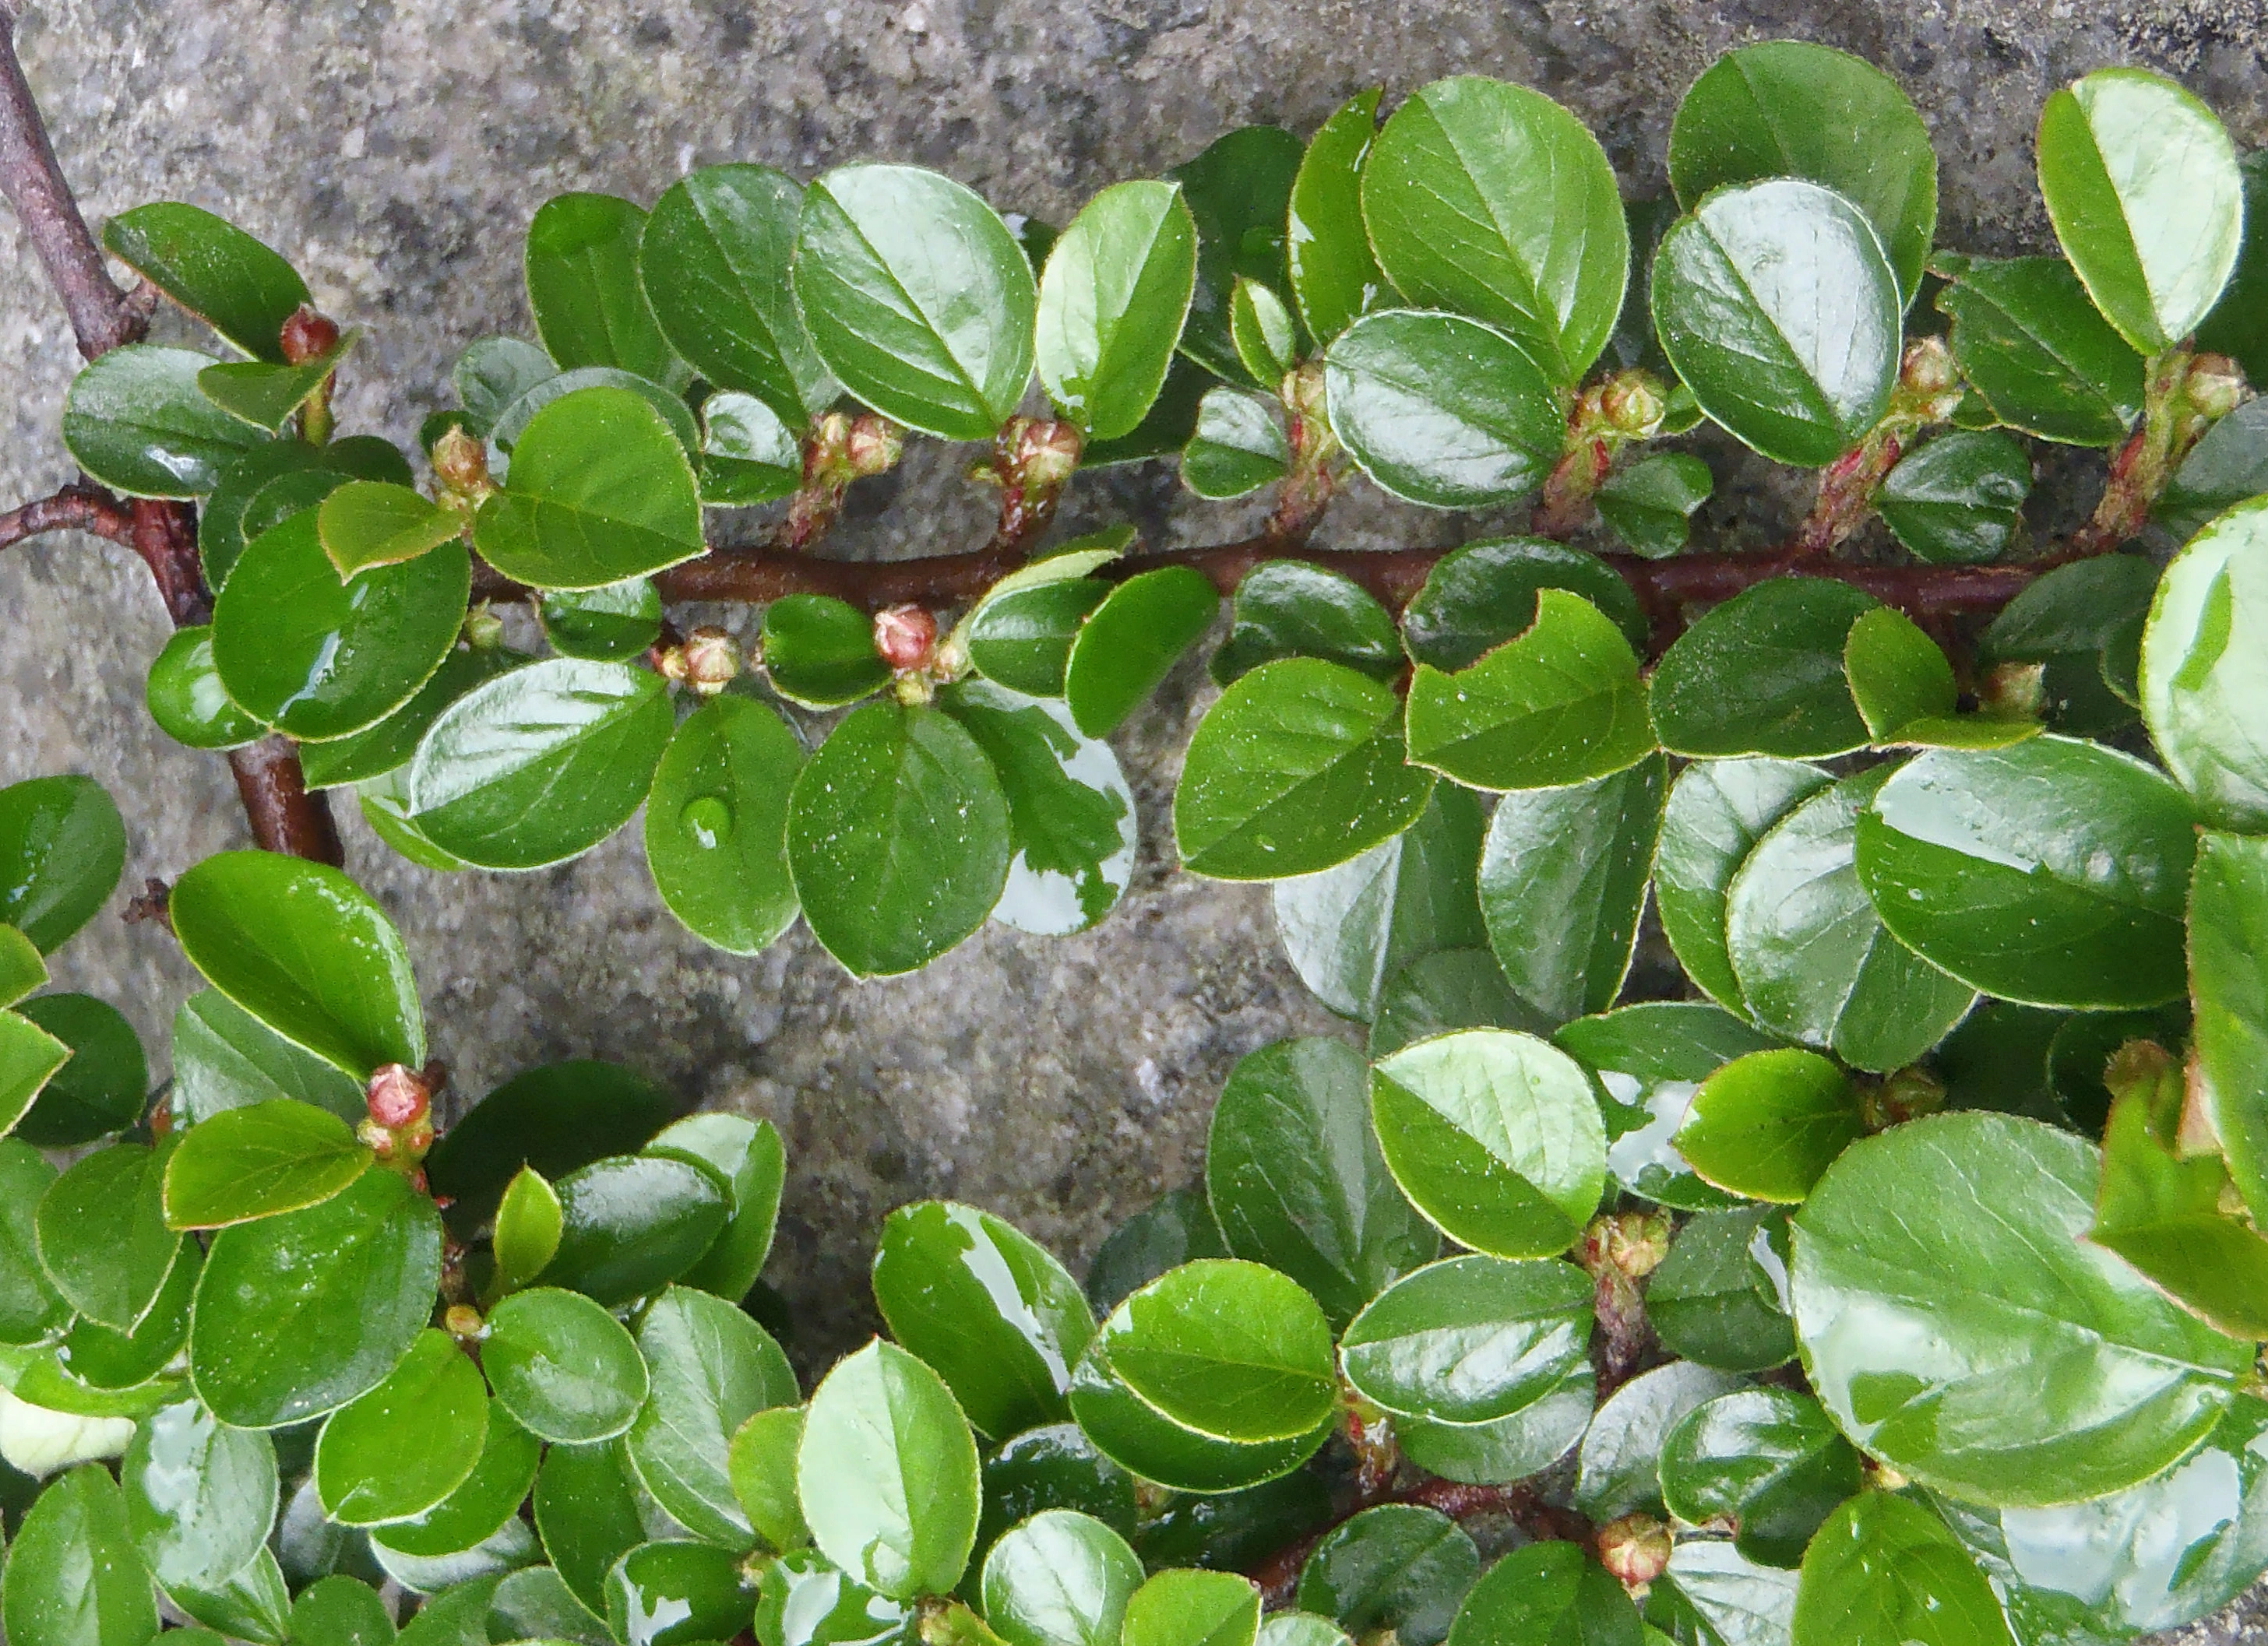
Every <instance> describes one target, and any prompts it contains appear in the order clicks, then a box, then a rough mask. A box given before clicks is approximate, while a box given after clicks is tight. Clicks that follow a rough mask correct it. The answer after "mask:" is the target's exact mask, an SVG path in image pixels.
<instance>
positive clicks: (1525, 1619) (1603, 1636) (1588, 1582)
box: [1449, 1540, 1640, 1646]
mask: <svg viewBox="0 0 2268 1646" xmlns="http://www.w3.org/2000/svg"><path fill="white" fill-rule="evenodd" d="M1547 1642H1548V1643H1549V1646H1560V1642H1567V1643H1568V1646H1640V1641H1639V1635H1638V1609H1637V1608H1636V1607H1635V1606H1632V1605H1631V1600H1630V1597H1629V1596H1628V1595H1626V1594H1624V1592H1623V1587H1622V1585H1621V1584H1618V1583H1616V1581H1615V1580H1614V1579H1613V1578H1611V1577H1609V1576H1607V1573H1606V1569H1604V1568H1603V1567H1602V1566H1600V1565H1599V1564H1598V1563H1597V1562H1596V1561H1592V1560H1591V1559H1589V1558H1588V1557H1587V1555H1585V1554H1584V1553H1583V1551H1582V1549H1581V1548H1580V1547H1579V1546H1577V1545H1575V1544H1572V1543H1562V1542H1558V1541H1556V1540H1555V1541H1551V1542H1544V1543H1531V1544H1529V1545H1528V1546H1527V1547H1525V1548H1518V1549H1514V1550H1513V1552H1512V1553H1511V1554H1507V1555H1506V1556H1505V1557H1504V1558H1503V1559H1502V1560H1500V1561H1498V1562H1497V1563H1496V1564H1495V1565H1493V1566H1491V1567H1490V1568H1489V1569H1488V1570H1487V1571H1486V1572H1484V1574H1482V1576H1481V1580H1480V1582H1478V1583H1477V1584H1474V1585H1473V1590H1472V1592H1471V1593H1470V1594H1469V1595H1467V1596H1466V1597H1465V1605H1464V1609H1463V1610H1462V1612H1460V1613H1458V1614H1457V1620H1456V1623H1455V1624H1454V1627H1452V1628H1450V1630H1449V1646H1547Z"/></svg>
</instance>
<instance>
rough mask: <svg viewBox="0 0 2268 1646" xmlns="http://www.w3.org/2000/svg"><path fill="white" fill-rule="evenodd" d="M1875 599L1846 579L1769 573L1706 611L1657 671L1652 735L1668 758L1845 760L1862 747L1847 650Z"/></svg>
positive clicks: (1864, 726)
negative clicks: (1726, 756) (1845, 665)
mask: <svg viewBox="0 0 2268 1646" xmlns="http://www.w3.org/2000/svg"><path fill="white" fill-rule="evenodd" d="M1877 604H1878V602H1877V601H1876V600H1875V599H1874V597H1873V596H1871V595H1868V594H1866V593H1864V592H1860V591H1859V590H1858V589H1855V588H1853V587H1852V586H1851V585H1850V584H1847V583H1836V582H1831V581H1830V580H1828V579H1826V578H1823V577H1775V578H1772V579H1771V580H1770V581H1768V582H1764V583H1759V584H1756V585H1754V586H1753V587H1751V588H1748V589H1744V590H1742V592H1740V593H1739V594H1736V595H1734V597H1733V598H1732V599H1729V600H1727V601H1726V602H1724V603H1723V604H1722V605H1720V606H1712V607H1711V608H1710V609H1709V610H1708V611H1707V612H1706V613H1705V614H1703V615H1702V616H1701V618H1700V619H1699V621H1697V622H1695V623H1694V624H1693V626H1692V627H1691V628H1688V629H1687V630H1686V631H1685V632H1684V634H1683V635H1681V636H1678V639H1677V642H1676V643H1675V644H1674V645H1672V646H1671V647H1670V648H1669V650H1668V652H1666V653H1664V654H1663V656H1662V659H1661V663H1660V664H1659V665H1657V666H1656V667H1655V669H1654V672H1653V694H1652V703H1653V724H1654V729H1655V730H1656V731H1658V732H1660V733H1661V744H1662V746H1663V747H1664V748H1666V749H1668V750H1670V751H1671V752H1672V753H1678V754H1689V755H1723V754H1779V755H1786V756H1789V757H1792V758H1796V759H1808V758H1812V757H1815V756H1824V755H1830V754H1841V753H1848V752H1849V751H1851V750H1852V749H1855V748H1858V747H1859V746H1862V745H1864V744H1865V742H1866V741H1867V724H1866V722H1865V721H1863V720H1861V719H1860V718H1859V710H1858V706H1857V705H1856V704H1855V703H1853V702H1852V701H1851V693H1850V690H1849V687H1847V685H1846V684H1845V678H1844V673H1843V652H1844V648H1845V645H1846V644H1847V643H1848V642H1849V638H1850V634H1851V626H1852V624H1853V623H1855V622H1857V621H1859V618H1860V617H1861V616H1862V615H1863V614H1866V613H1867V612H1870V611H1873V610H1874V608H1875V606H1876V605H1877Z"/></svg>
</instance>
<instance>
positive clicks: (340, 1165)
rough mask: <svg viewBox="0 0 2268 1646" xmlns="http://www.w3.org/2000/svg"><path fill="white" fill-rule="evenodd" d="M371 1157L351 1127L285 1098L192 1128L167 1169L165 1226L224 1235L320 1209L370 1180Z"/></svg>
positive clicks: (234, 1110)
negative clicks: (233, 1226)
mask: <svg viewBox="0 0 2268 1646" xmlns="http://www.w3.org/2000/svg"><path fill="white" fill-rule="evenodd" d="M370 1163H371V1152H370V1150H368V1149H367V1148H365V1146H364V1145H363V1144H362V1143H358V1142H357V1141H356V1139H355V1135H354V1134H353V1133H352V1132H350V1131H349V1130H348V1129H347V1125H346V1122H345V1121H342V1120H341V1119H339V1117H338V1116H337V1115H335V1114H333V1113H330V1112H329V1111H328V1110H326V1109H319V1108H317V1107H315V1106H313V1104H308V1103H300V1102H296V1101H294V1100H292V1099H288V1098H280V1099H273V1100H271V1101H269V1102H266V1103H254V1104H249V1105H247V1106H244V1107H241V1108H232V1109H225V1110H223V1111H222V1112H221V1113H218V1114H216V1115H214V1116H212V1117H211V1118H210V1120H207V1121H202V1122H200V1123H199V1124H197V1125H195V1126H193V1127H191V1128H189V1130H188V1132H187V1133H186V1134H185V1135H183V1136H182V1138H181V1142H180V1146H179V1147H178V1148H176V1149H175V1150H173V1156H172V1157H171V1158H170V1159H169V1160H168V1161H167V1162H166V1172H165V1184H166V1223H167V1225H168V1226H170V1227H172V1228H174V1229H217V1228H221V1227H223V1226H224V1225H225V1224H229V1223H249V1222H251V1221H252V1220H254V1218H259V1217H272V1216H276V1214H278V1213H280V1212H289V1211H297V1210H298V1209H300V1208H301V1207H303V1206H313V1205H316V1204H318V1203H319V1202H320V1201H327V1200H328V1199H329V1198H330V1197H331V1196H332V1195H334V1194H338V1193H339V1192H340V1191H341V1190H342V1189H344V1188H345V1187H347V1186H348V1185H349V1184H350V1183H352V1182H353V1181H354V1180H355V1179H357V1178H358V1177H360V1176H361V1175H362V1174H363V1171H364V1169H365V1167H367V1166H368V1165H370Z"/></svg>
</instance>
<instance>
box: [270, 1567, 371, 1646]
mask: <svg viewBox="0 0 2268 1646" xmlns="http://www.w3.org/2000/svg"><path fill="white" fill-rule="evenodd" d="M291 1639H292V1640H294V1641H296V1642H301V1646H388V1643H389V1642H392V1640H393V1639H394V1614H393V1613H390V1612H388V1611H387V1607H386V1602H385V1601H384V1600H382V1599H380V1598H379V1593H378V1591H377V1590H375V1589H373V1588H372V1587H371V1586H370V1585H369V1584H366V1583H364V1582H362V1581H361V1580H360V1579H358V1578H355V1577H350V1576H346V1575H345V1574H343V1573H340V1574H335V1575H333V1576H329V1577H324V1578H320V1579H319V1580H317V1581H316V1582H314V1583H312V1584H308V1585H307V1587H306V1589H305V1590H303V1591H301V1592H300V1594H299V1596H298V1598H297V1599H295V1600H293V1601H292V1603H291Z"/></svg>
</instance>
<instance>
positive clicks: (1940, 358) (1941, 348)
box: [1898, 337, 1961, 396]
mask: <svg viewBox="0 0 2268 1646" xmlns="http://www.w3.org/2000/svg"><path fill="white" fill-rule="evenodd" d="M1898 383H1899V385H1900V386H1902V387H1904V389H1906V390H1907V391H1908V392H1909V393H1915V394H1926V395H1931V396H1935V395H1939V394H1943V393H1947V392H1948V391H1949V390H1952V389H1957V388H1959V387H1960V386H1961V369H1960V367H1958V366H1957V365H1955V364H1954V360H1953V350H1952V349H1951V348H1950V347H1948V344H1947V343H1946V341H1945V339H1944V338H1942V337H1917V338H1915V339H1914V340H1913V342H1910V343H1908V344H1907V345H1906V353H1905V358H1904V360H1903V361H1901V362H1900V363H1899V365H1898Z"/></svg>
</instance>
